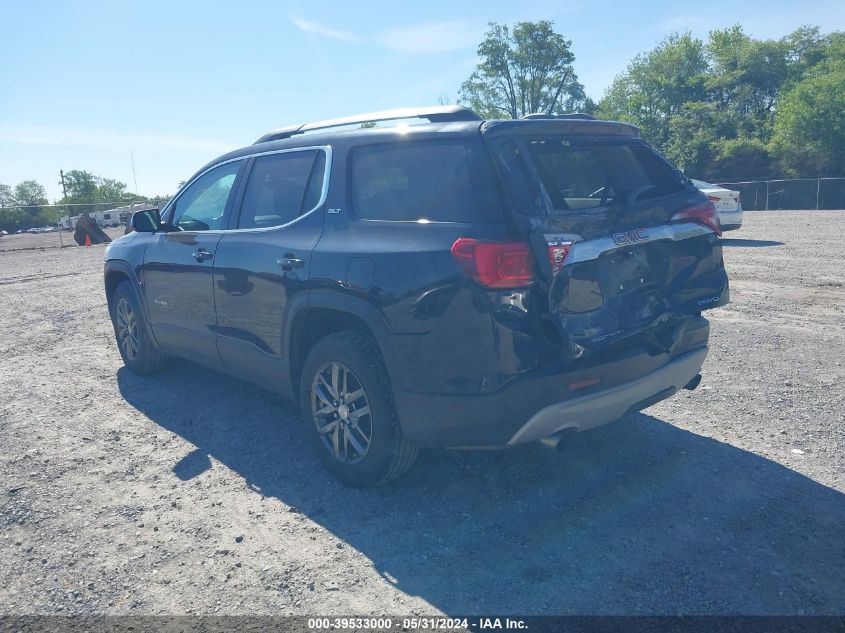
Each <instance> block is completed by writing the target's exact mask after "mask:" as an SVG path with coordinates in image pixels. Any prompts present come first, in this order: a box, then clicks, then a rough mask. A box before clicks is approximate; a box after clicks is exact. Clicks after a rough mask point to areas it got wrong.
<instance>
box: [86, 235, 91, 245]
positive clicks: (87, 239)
mask: <svg viewBox="0 0 845 633" xmlns="http://www.w3.org/2000/svg"><path fill="white" fill-rule="evenodd" d="M85 246H86V247H87V246H91V236H90V235H86V236H85Z"/></svg>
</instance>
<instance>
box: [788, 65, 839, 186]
mask: <svg viewBox="0 0 845 633" xmlns="http://www.w3.org/2000/svg"><path fill="white" fill-rule="evenodd" d="M843 113H845V64H841V65H839V67H837V68H833V67H826V68H825V69H824V72H818V73H815V74H813V75H811V76H809V77H807V78H806V79H803V80H802V81H800V82H798V83H797V84H796V85H795V87H794V88H793V89H792V90H790V91H789V92H788V93H787V94H786V95H784V97H783V99H782V100H781V102H780V104H779V106H778V111H777V116H776V119H775V133H774V138H773V141H772V146H773V147H774V148H775V149H776V151H777V153H778V154H779V156H780V162H781V165H782V166H783V169H784V171H786V172H787V173H788V174H790V175H794V176H841V175H843V174H845V116H843Z"/></svg>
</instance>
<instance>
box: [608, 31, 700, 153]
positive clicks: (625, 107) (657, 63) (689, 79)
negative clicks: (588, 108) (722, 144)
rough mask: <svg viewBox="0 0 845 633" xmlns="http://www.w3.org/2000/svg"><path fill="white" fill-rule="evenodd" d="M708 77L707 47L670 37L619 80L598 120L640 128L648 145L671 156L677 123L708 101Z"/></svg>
mask: <svg viewBox="0 0 845 633" xmlns="http://www.w3.org/2000/svg"><path fill="white" fill-rule="evenodd" d="M706 72H707V60H706V57H705V52H704V43H703V42H702V41H701V40H699V39H696V38H694V37H692V35H690V34H689V33H685V34H683V35H678V34H673V35H670V36H669V37H667V38H666V39H664V40H663V41H662V42H661V43H660V44H658V46H657V47H656V48H654V49H653V50H651V51H649V52H648V53H644V54H641V55H638V56H637V57H635V58H634V60H633V61H632V62H631V63H630V64H629V65H628V68H627V69H626V70H625V71H624V72H623V73H621V74H620V75H617V77H616V78H615V79H614V80H613V83H611V85H610V87H609V88H608V89H607V92H606V93H605V96H604V98H603V99H602V100H601V102H600V103H599V106H598V114H599V116H601V117H602V118H607V119H615V120H619V121H628V122H630V123H634V124H636V125H638V126H639V127H640V129H641V130H642V134H643V136H644V137H645V138H646V139H647V140H648V141H650V142H652V143H654V144H655V145H657V146H658V147H659V148H661V149H663V150H666V148H667V147H668V145H669V139H670V133H671V130H670V121H671V119H672V117H674V116H676V115H679V114H681V112H682V110H683V108H684V106H685V105H686V104H687V103H688V102H699V101H703V100H704V98H705V94H706V93H705V88H704V84H705V80H706Z"/></svg>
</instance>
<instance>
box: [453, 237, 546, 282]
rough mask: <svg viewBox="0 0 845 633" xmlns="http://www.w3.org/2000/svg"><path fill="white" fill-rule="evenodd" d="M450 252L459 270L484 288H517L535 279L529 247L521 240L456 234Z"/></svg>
mask: <svg viewBox="0 0 845 633" xmlns="http://www.w3.org/2000/svg"><path fill="white" fill-rule="evenodd" d="M452 255H453V256H454V258H455V260H457V262H458V264H459V265H460V267H461V270H462V271H463V272H464V273H465V274H466V275H467V276H469V277H470V278H471V279H472V280H474V281H476V282H478V283H479V284H481V285H482V286H486V287H487V288H519V287H522V286H528V285H530V284H531V282H532V281H533V279H534V273H533V271H532V261H531V250H530V248H529V246H528V244H525V243H524V242H482V241H480V240H476V239H473V238H471V237H459V238H458V239H457V240H455V243H454V244H452Z"/></svg>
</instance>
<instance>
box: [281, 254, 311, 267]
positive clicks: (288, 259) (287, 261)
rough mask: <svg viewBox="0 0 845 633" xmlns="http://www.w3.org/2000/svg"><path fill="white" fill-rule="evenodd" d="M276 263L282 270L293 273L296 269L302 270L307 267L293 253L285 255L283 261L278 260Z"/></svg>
mask: <svg viewBox="0 0 845 633" xmlns="http://www.w3.org/2000/svg"><path fill="white" fill-rule="evenodd" d="M276 263H277V264H278V265H279V266H281V267H282V270H285V271H291V270H293V269H294V268H302V267H303V266H305V262H304V261H302V260H301V259H299V258H298V257H295V256H294V254H293V253H285V256H284V257H282V258H281V259H277V260H276Z"/></svg>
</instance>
